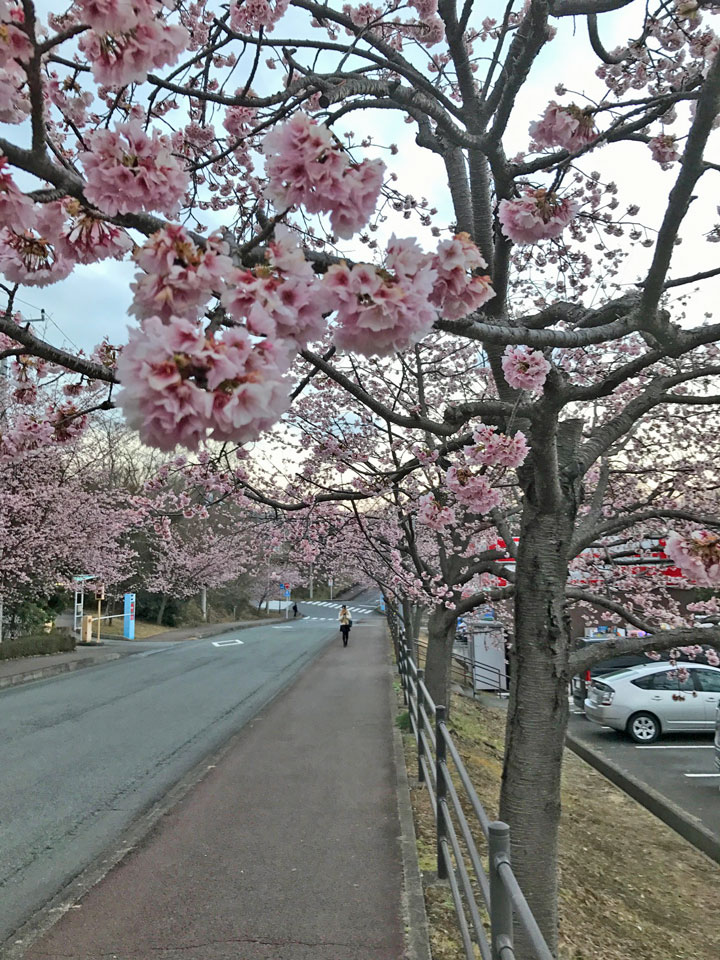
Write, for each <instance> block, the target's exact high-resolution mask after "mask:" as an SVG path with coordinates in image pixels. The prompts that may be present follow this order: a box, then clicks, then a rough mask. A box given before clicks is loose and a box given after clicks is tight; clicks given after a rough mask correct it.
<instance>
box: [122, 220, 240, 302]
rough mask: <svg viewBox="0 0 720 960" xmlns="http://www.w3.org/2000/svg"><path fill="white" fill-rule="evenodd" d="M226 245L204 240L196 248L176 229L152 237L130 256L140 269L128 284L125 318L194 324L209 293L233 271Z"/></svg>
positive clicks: (173, 226) (219, 287)
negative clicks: (130, 300) (129, 295)
mask: <svg viewBox="0 0 720 960" xmlns="http://www.w3.org/2000/svg"><path fill="white" fill-rule="evenodd" d="M227 254H228V248H227V244H226V243H224V242H223V241H222V240H220V239H218V238H216V237H209V238H208V240H207V242H206V245H205V247H204V248H202V247H199V246H198V245H197V244H196V243H195V242H194V240H193V239H192V237H190V235H189V234H188V232H187V231H186V230H185V229H184V227H181V226H180V225H179V224H174V223H173V224H169V225H168V226H167V227H164V228H163V229H162V230H158V232H157V233H154V234H153V235H152V236H151V237H149V239H148V240H147V242H146V243H145V244H144V245H143V246H142V247H140V249H139V250H137V252H136V253H135V262H136V263H137V265H138V266H139V267H140V269H141V271H142V272H141V273H138V274H137V275H136V278H135V282H134V283H133V284H131V289H132V290H133V293H134V298H133V304H132V306H131V308H130V312H131V313H133V314H134V315H135V316H136V317H137V318H138V319H140V320H142V319H144V318H146V317H152V316H158V317H160V318H161V319H162V320H165V321H169V320H170V318H171V317H172V316H178V317H185V318H186V319H192V320H196V319H197V318H198V317H199V316H200V313H201V311H202V308H203V306H204V305H205V304H206V303H207V301H208V300H209V299H210V298H211V297H212V296H213V294H214V293H216V292H219V291H222V290H223V289H224V286H225V280H226V278H227V276H228V275H229V274H230V272H231V271H232V269H233V265H232V260H231V259H230V257H229V256H228V255H227Z"/></svg>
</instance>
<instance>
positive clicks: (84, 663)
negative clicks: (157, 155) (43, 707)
mask: <svg viewBox="0 0 720 960" xmlns="http://www.w3.org/2000/svg"><path fill="white" fill-rule="evenodd" d="M128 655H129V654H126V653H111V654H109V655H108V656H105V657H103V658H102V659H99V658H98V659H97V660H96V659H94V658H93V657H87V658H86V659H85V660H71V661H70V662H69V663H55V664H53V665H52V666H50V667H39V668H38V669H37V670H28V671H26V672H25V673H15V674H11V675H10V676H8V677H0V690H6V689H7V688H8V687H18V686H20V685H21V684H23V683H32V682H33V680H46V679H47V678H48V677H55V676H58V675H59V674H61V673H72V672H73V671H75V670H81V669H83V668H85V667H97V666H101V665H102V664H103V663H111V662H112V661H113V660H120V659H121V657H126V656H128Z"/></svg>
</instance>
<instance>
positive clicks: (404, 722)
mask: <svg viewBox="0 0 720 960" xmlns="http://www.w3.org/2000/svg"><path fill="white" fill-rule="evenodd" d="M395 726H396V727H397V728H398V730H402V732H403V733H407V732H408V731H409V730H412V726H411V725H410V714H409V713H408V711H407V710H405V711H404V712H403V713H399V714H398V715H397V716H396V717H395Z"/></svg>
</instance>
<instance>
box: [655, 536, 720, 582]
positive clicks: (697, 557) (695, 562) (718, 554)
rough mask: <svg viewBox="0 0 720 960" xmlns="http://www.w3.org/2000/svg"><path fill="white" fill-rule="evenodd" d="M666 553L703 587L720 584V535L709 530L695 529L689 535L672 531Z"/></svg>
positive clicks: (690, 577)
mask: <svg viewBox="0 0 720 960" xmlns="http://www.w3.org/2000/svg"><path fill="white" fill-rule="evenodd" d="M665 553H667V555H668V556H669V557H670V558H671V560H673V561H674V562H675V563H676V564H677V565H678V567H680V569H681V570H682V572H683V573H684V574H685V576H686V577H688V579H690V580H694V581H695V582H696V583H697V584H698V586H701V587H717V586H718V585H720V535H718V534H717V533H711V532H710V531H709V530H694V531H693V532H692V533H691V534H690V536H689V537H683V536H680V534H677V533H671V534H670V536H669V537H668V538H667V543H666V545H665Z"/></svg>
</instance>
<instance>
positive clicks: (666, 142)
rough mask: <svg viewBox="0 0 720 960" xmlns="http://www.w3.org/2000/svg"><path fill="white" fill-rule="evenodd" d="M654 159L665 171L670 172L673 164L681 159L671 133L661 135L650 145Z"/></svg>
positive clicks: (654, 138)
mask: <svg viewBox="0 0 720 960" xmlns="http://www.w3.org/2000/svg"><path fill="white" fill-rule="evenodd" d="M648 146H649V147H650V152H651V153H652V158H653V160H655V161H656V162H657V163H659V164H660V166H661V167H662V169H663V170H669V169H670V167H671V166H672V164H673V163H674V162H675V161H676V160H679V159H680V154H679V153H678V150H677V142H676V140H675V137H673V136H672V134H669V133H661V134H659V135H658V136H657V137H653V139H652V140H651V141H650V143H649V144H648Z"/></svg>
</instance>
